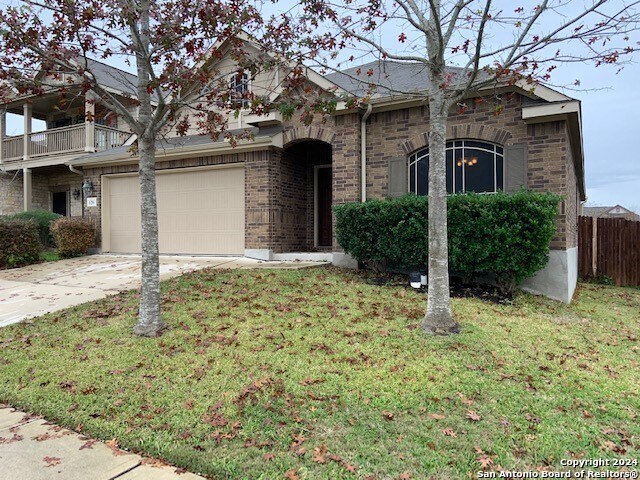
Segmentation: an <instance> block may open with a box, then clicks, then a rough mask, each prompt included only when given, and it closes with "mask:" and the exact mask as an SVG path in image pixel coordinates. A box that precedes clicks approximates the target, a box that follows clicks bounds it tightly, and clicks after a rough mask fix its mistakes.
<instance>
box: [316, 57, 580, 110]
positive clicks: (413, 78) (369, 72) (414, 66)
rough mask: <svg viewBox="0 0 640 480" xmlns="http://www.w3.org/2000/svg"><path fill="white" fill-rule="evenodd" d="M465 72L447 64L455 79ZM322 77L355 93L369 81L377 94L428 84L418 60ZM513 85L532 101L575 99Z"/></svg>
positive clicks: (418, 91)
mask: <svg viewBox="0 0 640 480" xmlns="http://www.w3.org/2000/svg"><path fill="white" fill-rule="evenodd" d="M465 72H466V70H465V69H464V68H460V67H453V66H448V67H446V73H447V75H449V76H450V77H451V81H452V82H454V83H455V81H456V77H458V78H459V79H460V80H461V82H462V80H464V77H465ZM324 78H325V79H327V80H329V81H330V82H332V83H334V84H336V85H338V86H339V87H340V88H342V89H343V90H345V91H347V92H349V93H351V94H352V95H355V96H358V97H362V96H365V95H366V94H367V93H369V89H370V85H371V84H374V85H376V87H375V90H374V96H376V97H390V96H402V95H409V96H410V95H424V92H425V90H427V88H428V84H429V77H428V73H427V65H425V64H424V63H421V62H398V61H395V60H374V61H372V62H368V63H365V64H363V65H358V66H355V67H350V68H347V69H344V70H341V71H339V72H333V73H329V74H327V75H325V76H324ZM483 79H487V75H486V74H485V73H484V72H482V71H480V72H479V73H478V80H480V81H481V80H483ZM515 85H516V87H519V88H520V89H521V90H522V91H523V92H524V93H525V94H526V95H527V97H528V98H529V99H530V100H533V101H535V100H538V99H540V100H542V101H546V102H562V101H569V100H574V99H573V98H571V97H568V96H566V95H564V94H562V93H560V92H557V91H555V90H553V89H551V88H549V87H545V86H544V85H536V86H535V88H533V89H532V86H531V85H528V84H526V83H525V82H524V81H519V82H516V84H515ZM485 88H486V87H485ZM492 88H493V87H492ZM532 97H533V98H532Z"/></svg>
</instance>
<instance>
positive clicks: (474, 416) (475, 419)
mask: <svg viewBox="0 0 640 480" xmlns="http://www.w3.org/2000/svg"><path fill="white" fill-rule="evenodd" d="M466 417H467V418H468V419H469V420H471V421H472V422H479V421H480V420H481V419H482V417H481V416H480V415H478V413H477V412H474V411H473V410H467V415H466Z"/></svg>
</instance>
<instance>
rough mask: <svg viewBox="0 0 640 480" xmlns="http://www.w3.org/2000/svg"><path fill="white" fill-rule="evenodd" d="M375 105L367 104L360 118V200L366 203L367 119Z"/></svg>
mask: <svg viewBox="0 0 640 480" xmlns="http://www.w3.org/2000/svg"><path fill="white" fill-rule="evenodd" d="M371 110H373V107H372V106H371V104H370V103H369V104H367V111H366V112H364V115H363V116H362V119H361V120H360V190H361V192H362V193H361V197H360V200H361V201H362V202H363V203H364V202H366V201H367V119H368V118H369V115H371Z"/></svg>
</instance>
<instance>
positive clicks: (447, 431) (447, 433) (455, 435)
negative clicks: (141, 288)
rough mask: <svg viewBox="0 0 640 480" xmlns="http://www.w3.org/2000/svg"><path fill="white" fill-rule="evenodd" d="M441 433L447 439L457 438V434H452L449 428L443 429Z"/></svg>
mask: <svg viewBox="0 0 640 480" xmlns="http://www.w3.org/2000/svg"><path fill="white" fill-rule="evenodd" d="M442 433H444V434H445V436H447V437H453V438H456V437H457V436H458V434H457V433H456V432H454V431H453V430H452V429H450V428H445V429H444V430H443V431H442Z"/></svg>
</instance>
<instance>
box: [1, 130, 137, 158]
mask: <svg viewBox="0 0 640 480" xmlns="http://www.w3.org/2000/svg"><path fill="white" fill-rule="evenodd" d="M130 136H131V133H129V132H124V131H121V130H117V129H115V128H111V127H105V126H102V125H95V124H93V123H89V124H88V123H81V124H78V125H71V126H69V127H61V128H53V129H49V130H44V131H41V132H32V133H27V134H25V135H18V136H12V137H5V138H4V139H3V141H2V149H1V150H0V163H5V164H7V163H11V162H17V161H22V160H29V159H32V158H33V159H35V158H42V157H49V156H54V155H67V154H72V153H80V152H97V151H102V150H109V149H112V148H115V147H119V146H121V145H124V143H125V142H126V141H127V139H128V138H129V137H130ZM25 150H26V151H25Z"/></svg>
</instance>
